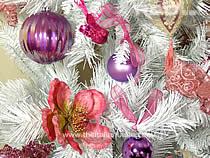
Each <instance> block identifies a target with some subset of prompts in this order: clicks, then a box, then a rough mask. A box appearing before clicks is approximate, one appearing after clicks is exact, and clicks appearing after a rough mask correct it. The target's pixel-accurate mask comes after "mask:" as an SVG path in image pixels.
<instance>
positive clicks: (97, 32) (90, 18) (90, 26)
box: [74, 0, 109, 44]
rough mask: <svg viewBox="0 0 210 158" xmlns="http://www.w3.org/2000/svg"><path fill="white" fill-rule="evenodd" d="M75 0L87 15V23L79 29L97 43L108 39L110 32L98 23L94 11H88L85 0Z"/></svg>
mask: <svg viewBox="0 0 210 158" xmlns="http://www.w3.org/2000/svg"><path fill="white" fill-rule="evenodd" d="M74 2H75V3H76V4H77V6H78V7H79V8H80V9H81V10H82V12H83V14H84V15H85V16H86V22H87V24H85V25H81V26H80V28H79V31H80V32H82V33H83V34H84V35H85V36H87V37H89V38H91V40H92V41H93V42H95V43H97V44H104V43H105V42H106V41H107V38H108V35H109V32H108V31H107V30H106V29H105V28H103V27H101V26H100V25H99V24H97V22H96V19H95V17H94V15H93V14H92V13H88V9H87V7H86V5H85V2H84V0H79V1H77V0H74Z"/></svg>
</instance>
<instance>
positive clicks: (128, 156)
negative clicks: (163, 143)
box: [122, 137, 152, 158]
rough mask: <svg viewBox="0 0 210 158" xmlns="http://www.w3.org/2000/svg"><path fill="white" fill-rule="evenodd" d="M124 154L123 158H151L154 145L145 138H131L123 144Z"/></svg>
mask: <svg viewBox="0 0 210 158" xmlns="http://www.w3.org/2000/svg"><path fill="white" fill-rule="evenodd" d="M122 154H123V158H151V157H152V144H151V143H150V141H149V140H148V139H147V138H145V137H141V138H135V137H130V138H128V139H126V140H125V142H124V143H123V147H122Z"/></svg>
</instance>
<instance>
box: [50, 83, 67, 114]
mask: <svg viewBox="0 0 210 158" xmlns="http://www.w3.org/2000/svg"><path fill="white" fill-rule="evenodd" d="M70 95H71V90H70V88H69V87H68V85H67V84H66V83H65V82H62V81H59V80H58V79H54V80H53V81H51V83H50V91H49V97H48V103H49V105H50V107H51V109H52V110H53V111H54V110H55V109H56V108H59V109H60V110H61V111H62V112H66V111H67V110H68V109H69V106H70V103H69V102H70V100H69V98H70ZM56 110H57V109H56Z"/></svg>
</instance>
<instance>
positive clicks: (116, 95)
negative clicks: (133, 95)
mask: <svg viewBox="0 0 210 158" xmlns="http://www.w3.org/2000/svg"><path fill="white" fill-rule="evenodd" d="M111 97H112V99H113V100H114V104H115V105H116V106H117V107H118V108H119V110H120V111H121V112H122V113H123V115H124V117H125V118H127V119H128V120H129V121H130V122H133V123H136V122H137V120H138V119H137V118H136V116H135V115H134V113H133V111H132V110H131V108H130V107H129V106H128V99H127V97H126V95H125V92H124V91H123V89H122V88H121V87H120V86H118V85H115V86H113V87H112V89H111Z"/></svg>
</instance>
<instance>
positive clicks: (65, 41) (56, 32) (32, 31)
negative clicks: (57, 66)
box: [20, 11, 73, 64]
mask: <svg viewBox="0 0 210 158" xmlns="http://www.w3.org/2000/svg"><path fill="white" fill-rule="evenodd" d="M72 44H73V37H72V29H71V26H70V24H69V22H68V20H67V19H66V18H65V17H63V16H61V15H59V14H56V13H53V12H50V11H42V12H40V13H36V14H34V15H31V16H30V17H28V18H27V19H26V20H25V21H24V23H23V25H22V27H21V30H20V45H21V48H22V50H23V51H24V53H25V54H26V55H27V56H28V57H29V58H30V59H32V60H33V61H35V62H37V63H40V64H50V63H52V62H55V61H58V60H62V59H63V58H64V57H65V54H66V52H67V50H68V49H70V48H71V46H72Z"/></svg>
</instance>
